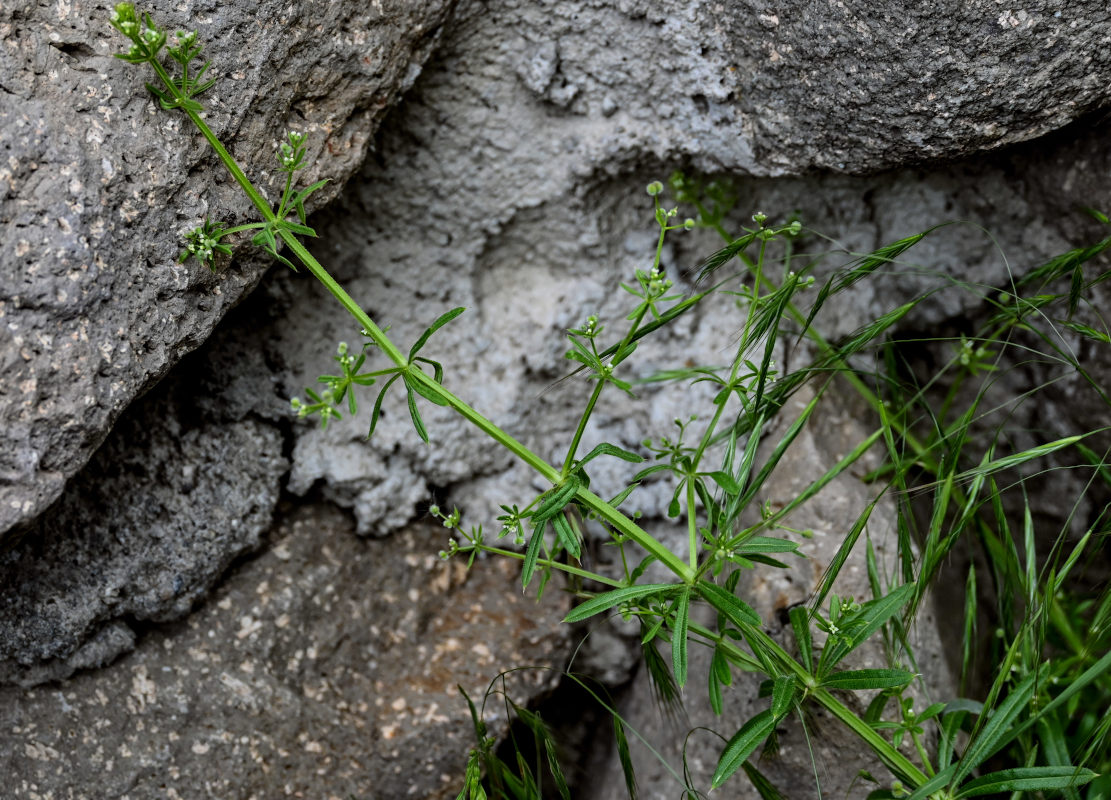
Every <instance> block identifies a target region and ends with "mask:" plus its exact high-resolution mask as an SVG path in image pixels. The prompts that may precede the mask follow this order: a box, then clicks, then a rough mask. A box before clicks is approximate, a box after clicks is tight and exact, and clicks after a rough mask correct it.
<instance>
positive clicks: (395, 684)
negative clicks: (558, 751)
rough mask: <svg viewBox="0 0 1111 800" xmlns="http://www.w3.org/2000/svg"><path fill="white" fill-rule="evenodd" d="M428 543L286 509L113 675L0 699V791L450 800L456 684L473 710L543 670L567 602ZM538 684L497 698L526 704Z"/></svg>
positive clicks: (19, 794)
mask: <svg viewBox="0 0 1111 800" xmlns="http://www.w3.org/2000/svg"><path fill="white" fill-rule="evenodd" d="M441 540H442V529H441V530H440V531H439V532H437V530H436V529H433V528H429V527H419V528H413V529H410V530H408V531H406V532H405V533H404V534H399V535H397V536H394V537H391V538H390V539H389V540H386V541H366V540H361V539H359V538H357V537H355V536H353V535H352V531H351V526H350V522H349V521H348V520H347V519H346V518H345V517H344V516H343V515H342V514H340V513H339V512H337V511H336V510H335V509H334V508H332V507H329V506H326V505H325V506H320V505H315V506H312V505H310V506H308V507H304V508H301V509H298V510H296V511H295V512H293V513H291V514H290V515H289V516H287V517H285V518H283V520H282V521H281V522H280V524H279V525H278V526H277V527H276V528H275V530H274V532H273V534H272V536H271V540H270V547H269V549H268V550H267V552H266V553H265V554H263V555H261V556H259V557H258V558H257V559H255V560H253V561H249V562H247V563H244V564H242V565H241V566H240V567H239V568H237V569H236V570H234V571H233V572H232V574H230V575H229V576H228V579H227V580H226V581H225V582H224V583H223V584H222V585H221V587H220V588H219V589H217V590H216V591H215V593H214V594H213V596H212V597H211V598H210V599H209V601H208V602H206V603H205V604H204V606H203V607H202V608H201V609H200V610H198V611H197V613H195V614H193V615H192V616H191V617H190V618H189V619H188V620H186V621H183V622H180V623H176V624H173V625H167V626H161V627H158V628H155V629H152V630H150V631H148V632H147V634H146V635H145V636H144V637H143V640H142V642H141V643H140V645H139V647H138V648H137V649H136V651H135V652H134V653H132V654H131V655H129V656H127V657H126V658H125V659H123V660H121V661H120V662H119V663H117V664H116V665H115V666H114V667H113V668H112V669H110V670H100V671H95V672H85V673H82V674H80V675H78V676H75V677H73V678H71V679H69V680H66V681H62V682H60V683H56V684H54V685H52V686H48V687H46V686H44V687H41V688H39V689H34V690H31V691H20V690H18V689H15V688H11V687H9V688H5V689H0V730H2V731H3V737H2V739H0V772H2V773H3V774H4V776H5V789H4V796H5V797H7V798H12V800H17V799H18V800H30V799H31V798H41V797H48V796H54V797H70V798H73V799H74V800H82V799H84V800H105V798H120V799H121V800H122V799H123V798H133V799H134V800H140V798H153V797H165V798H169V799H171V800H172V798H182V799H186V798H187V799H188V800H195V798H202V797H211V798H241V799H242V800H269V798H274V797H312V798H328V799H329V800H330V799H331V798H336V800H348V798H350V797H352V796H354V797H359V798H364V797H407V796H414V797H428V798H437V797H454V796H455V794H456V793H457V792H458V784H459V782H460V780H461V779H462V772H463V767H464V765H465V763H466V751H467V748H468V747H470V746H472V745H473V742H474V733H473V730H472V728H471V721H470V715H469V712H468V710H467V705H466V703H465V701H464V700H463V698H462V697H461V695H460V694H459V690H458V689H457V688H456V687H457V685H459V686H463V687H464V688H465V689H466V690H467V692H468V693H469V694H470V695H471V697H472V698H473V699H474V700H475V701H476V703H478V704H481V701H482V698H483V695H484V692H485V690H486V688H487V685H488V684H489V682H490V681H491V680H492V678H493V677H494V676H495V675H496V674H497V673H498V671H500V670H501V669H502V668H504V667H505V666H506V665H511V664H512V665H526V664H527V665H533V666H538V667H545V666H548V667H550V666H553V665H555V666H557V667H558V666H559V665H560V662H561V660H562V659H563V658H564V655H563V653H564V651H565V649H566V648H567V643H566V641H565V637H566V631H565V629H563V628H561V627H560V626H559V625H558V620H559V618H560V617H561V616H562V614H564V613H566V610H567V600H566V597H565V596H563V595H560V594H559V593H558V592H551V593H550V594H548V595H547V597H546V599H545V602H544V603H542V604H539V605H538V604H536V603H535V602H534V601H533V600H532V599H530V598H525V597H522V596H521V594H520V593H519V592H516V591H513V590H512V589H510V590H509V591H506V586H507V585H508V584H509V583H510V582H511V581H512V580H513V576H512V574H510V573H509V572H506V570H505V569H503V567H504V566H506V565H504V564H501V563H493V564H485V563H480V564H478V565H477V566H476V567H475V571H474V572H472V573H471V574H468V573H467V572H466V570H465V569H463V567H462V565H461V564H459V563H452V564H445V563H443V562H441V561H440V560H439V559H438V558H436V556H435V550H436V548H437V547H438V546H440V545H439V542H440V541H441ZM487 570H489V571H491V572H493V573H495V574H494V575H483V574H482V573H483V572H484V571H487ZM552 676H553V673H552V672H550V671H548V670H544V669H540V670H530V671H526V672H523V673H519V675H518V678H517V679H516V680H511V681H510V682H509V688H510V690H511V691H513V693H514V696H515V697H516V698H518V699H520V700H522V701H526V702H527V700H528V699H529V698H530V697H531V696H533V695H534V694H536V693H537V692H539V691H542V690H544V689H545V688H547V687H549V686H550V685H551V684H552V683H553V680H554V679H553V677H552ZM499 707H500V704H499V703H498V702H496V701H494V702H492V704H491V705H490V706H489V707H487V709H486V721H487V723H488V724H489V725H490V730H491V733H492V734H497V733H498V732H500V731H501V730H503V729H504V728H503V723H500V722H499V720H500V719H501V717H500V716H499V714H498V713H497V712H498V710H499Z"/></svg>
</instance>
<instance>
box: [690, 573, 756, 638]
mask: <svg viewBox="0 0 1111 800" xmlns="http://www.w3.org/2000/svg"><path fill="white" fill-rule="evenodd" d="M698 593H699V594H700V595H701V596H702V597H703V599H705V600H706V602H707V603H709V604H710V605H711V606H713V607H714V608H715V609H717V610H718V612H720V613H722V614H724V615H725V616H726V618H727V619H728V620H729V621H730V622H732V623H733V624H734V625H736V626H737V627H738V628H743V627H744V626H746V625H748V626H751V627H755V628H758V627H760V624H761V620H760V615H759V614H757V613H756V612H755V611H753V610H752V607H751V606H749V605H748V604H747V603H744V602H742V601H741V600H740V599H739V598H738V597H737V596H736V595H734V594H733V593H732V592H727V591H726V590H725V589H723V588H722V587H720V586H718V585H717V584H714V583H710V582H709V581H707V580H700V581H699V582H698Z"/></svg>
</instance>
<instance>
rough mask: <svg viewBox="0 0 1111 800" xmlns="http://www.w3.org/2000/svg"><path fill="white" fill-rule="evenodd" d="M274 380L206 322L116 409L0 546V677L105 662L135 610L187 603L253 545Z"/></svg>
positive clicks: (272, 428)
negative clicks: (150, 384)
mask: <svg viewBox="0 0 1111 800" xmlns="http://www.w3.org/2000/svg"><path fill="white" fill-rule="evenodd" d="M272 384H273V381H272V378H271V376H270V375H269V374H268V372H267V369H266V365H265V364H264V363H261V362H259V361H258V360H257V359H256V358H254V357H253V356H252V354H251V352H250V351H249V350H245V349H243V347H242V342H232V341H229V340H228V338H227V337H226V336H224V335H221V334H217V335H216V336H215V337H214V339H213V340H211V341H210V342H209V343H208V344H207V345H206V346H205V347H204V348H203V350H202V351H200V352H198V353H196V354H194V355H192V356H190V357H189V358H187V359H186V361H185V362H184V363H182V364H181V365H179V367H178V369H177V370H176V371H175V372H173V373H172V374H171V376H170V377H169V378H168V379H167V380H166V381H164V382H163V383H162V384H160V385H159V386H158V387H157V388H156V389H155V390H154V391H153V392H151V393H150V394H149V395H147V396H146V397H144V398H142V399H141V400H140V401H139V402H137V403H136V404H134V405H133V406H132V407H131V408H130V409H128V410H127V411H126V412H125V414H124V415H123V416H122V417H121V419H120V421H119V422H118V424H117V425H116V428H115V429H114V430H113V431H112V433H111V434H110V435H109V437H108V440H107V441H106V442H105V443H104V445H103V446H102V447H101V448H100V449H99V450H98V451H97V452H96V454H95V455H94V456H93V459H92V460H91V461H90V462H89V464H88V466H87V467H86V468H85V469H84V470H82V471H81V472H80V473H79V474H78V476H77V477H76V478H75V479H74V480H72V481H71V482H70V484H69V485H68V486H67V487H66V490H65V492H64V493H63V494H62V497H61V498H60V499H59V500H58V501H57V502H56V503H55V504H54V505H53V506H51V508H50V509H49V510H48V511H47V512H45V513H44V514H42V515H40V517H39V518H38V519H37V520H36V521H35V523H34V524H33V526H32V527H31V528H30V530H28V531H27V532H26V533H25V534H24V535H23V536H21V537H18V539H15V540H13V541H9V542H8V543H7V546H6V547H4V548H3V549H2V550H0V683H7V682H16V683H21V684H24V685H27V684H35V683H41V682H43V681H46V680H52V679H57V678H63V677H66V676H68V675H69V674H71V673H72V672H73V671H74V670H75V669H79V668H84V667H95V666H102V665H104V664H108V663H111V661H112V660H113V659H114V658H116V656H118V655H119V654H120V653H122V652H126V651H127V650H130V649H131V647H132V646H133V645H134V639H135V634H134V628H135V627H136V625H137V624H138V625H142V624H143V623H145V622H148V621H157V620H169V619H176V618H180V617H182V616H184V615H185V614H187V613H189V611H190V610H191V609H192V607H193V605H194V604H195V603H196V602H197V601H198V600H200V599H201V598H203V597H204V596H205V595H206V593H207V592H208V590H209V589H210V588H211V587H212V585H213V583H214V582H215V581H216V580H217V579H218V578H219V577H220V576H221V575H222V574H223V573H224V572H225V571H226V570H227V568H228V566H229V565H230V564H231V563H232V561H233V560H234V559H235V558H236V557H238V556H240V555H242V554H244V553H248V552H252V551H254V550H255V549H257V548H258V546H259V543H260V541H261V537H262V536H263V534H265V532H266V531H267V529H268V528H269V527H270V525H271V522H272V512H273V510H274V507H275V505H276V504H277V501H278V494H279V489H280V479H281V476H282V474H283V473H285V472H286V471H287V470H288V469H289V462H288V460H287V459H286V458H285V456H284V455H283V453H282V448H283V435H282V433H281V431H280V429H279V427H278V426H276V425H274V424H273V419H272V417H273V414H274V405H275V404H274V402H273V389H272ZM268 395H269V397H270V400H269V401H268V400H267V396H268ZM268 414H269V415H270V417H271V419H269V420H268V419H267V415H268Z"/></svg>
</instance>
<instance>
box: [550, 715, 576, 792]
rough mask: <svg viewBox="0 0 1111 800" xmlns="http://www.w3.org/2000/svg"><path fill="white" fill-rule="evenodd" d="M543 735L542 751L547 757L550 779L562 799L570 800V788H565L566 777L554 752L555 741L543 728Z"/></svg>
mask: <svg viewBox="0 0 1111 800" xmlns="http://www.w3.org/2000/svg"><path fill="white" fill-rule="evenodd" d="M544 733H545V735H544V753H545V755H547V757H548V769H549V770H550V771H551V773H552V780H554V781H555V785H556V789H557V790H558V791H559V796H560V797H562V798H563V800H571V790H570V789H568V788H567V779H566V778H565V777H564V776H563V768H562V767H560V765H559V757H558V755H557V754H556V748H555V742H553V741H552V737H551V736H550V735H549V734H548V732H547V729H545V732H544Z"/></svg>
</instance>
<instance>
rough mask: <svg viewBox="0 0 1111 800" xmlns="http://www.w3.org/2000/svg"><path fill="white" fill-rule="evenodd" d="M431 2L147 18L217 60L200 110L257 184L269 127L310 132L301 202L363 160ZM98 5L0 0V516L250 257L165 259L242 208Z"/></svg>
mask: <svg viewBox="0 0 1111 800" xmlns="http://www.w3.org/2000/svg"><path fill="white" fill-rule="evenodd" d="M449 7H450V2H449V0H444V2H428V3H417V4H412V3H399V2H386V3H375V4H372V5H371V6H366V5H365V4H363V3H350V4H346V5H344V4H336V3H313V4H309V5H305V4H296V5H294V6H289V5H288V4H283V3H279V2H263V3H256V2H252V3H240V4H238V5H235V4H230V5H229V4H221V5H220V6H219V7H217V6H216V5H215V4H212V3H203V2H202V3H187V4H185V5H184V6H180V7H178V8H176V9H174V10H172V11H171V10H168V9H159V18H158V20H156V21H157V22H159V23H160V24H162V25H164V26H166V27H167V28H169V29H170V30H171V31H172V30H175V29H176V28H177V27H179V26H180V27H183V28H188V29H193V28H199V32H200V39H201V41H202V42H204V43H206V44H207V45H208V51H207V52H208V54H209V55H210V56H211V58H212V59H213V67H212V70H213V73H214V74H215V75H217V76H219V78H220V80H219V83H218V85H217V87H216V88H215V89H213V90H211V93H210V94H209V95H206V96H205V99H206V100H207V102H206V106H207V108H208V109H209V110H208V113H207V120H208V123H209V124H210V125H211V126H212V128H213V129H214V130H215V131H216V132H217V134H218V135H220V136H221V137H223V138H224V140H225V141H226V142H228V143H229V146H230V150H231V152H232V154H233V155H234V156H235V157H236V158H237V159H238V160H239V162H240V164H242V165H243V167H244V168H245V170H246V171H247V172H248V173H249V174H250V175H251V176H253V177H254V178H255V179H256V180H258V182H259V185H260V186H261V187H262V188H263V189H264V191H266V192H268V193H269V194H270V195H271V196H272V197H274V198H275V199H276V197H277V195H278V194H279V193H280V191H281V187H280V186H279V185H278V184H277V180H278V179H279V178H280V175H276V174H275V173H276V170H275V169H274V162H273V160H272V159H273V150H274V148H275V147H276V140H277V139H278V138H279V137H280V136H281V135H282V131H283V130H285V129H286V128H294V129H299V130H303V131H306V132H308V133H309V134H310V140H309V146H310V158H311V159H312V161H313V168H312V169H311V170H309V172H308V174H307V178H308V180H309V181H312V180H315V179H317V178H318V177H321V176H326V177H329V178H331V179H332V181H333V183H332V185H331V187H329V188H327V189H326V191H323V192H321V193H320V194H319V195H318V196H316V197H314V198H313V200H312V203H311V204H312V205H313V207H316V204H318V203H321V202H324V201H326V200H327V199H329V198H330V197H333V196H335V194H336V192H337V191H338V190H339V187H340V186H342V184H343V182H344V180H345V179H346V178H347V177H348V176H349V175H350V174H351V172H352V171H353V170H355V169H356V168H357V167H358V165H359V164H360V163H361V162H362V159H363V157H364V155H365V153H366V148H367V145H368V142H369V140H370V137H371V135H372V134H373V132H374V129H375V127H376V126H377V124H378V123H379V121H380V120H381V119H382V117H383V115H384V114H385V113H386V110H387V109H388V108H389V106H390V105H391V104H392V103H393V101H394V99H395V98H396V97H397V96H398V94H399V93H400V92H402V91H404V90H405V89H406V88H408V86H409V85H410V84H411V83H412V82H413V79H414V78H415V77H416V75H417V73H418V72H419V69H420V64H421V63H422V62H423V60H424V58H425V57H426V56H427V55H428V53H429V51H430V50H431V48H432V46H433V44H434V43H435V41H436V37H437V34H438V30H439V26H440V25H441V24H442V23H443V21H444V18H445V15H446V14H447V13H448V10H449ZM106 15H107V11H106V9H105V8H104V6H103V4H94V3H88V2H80V1H79V2H73V3H63V4H60V5H54V6H44V5H42V4H40V3H31V2H22V3H16V4H11V3H8V4H5V6H4V8H3V10H0V40H2V41H3V45H0V75H3V79H2V80H3V83H4V91H3V92H2V93H0V130H2V131H3V150H4V153H3V161H2V163H0V237H2V239H3V241H4V243H5V247H4V249H3V254H2V256H0V320H2V325H0V372H2V374H3V375H4V387H5V390H4V392H2V393H0V535H3V533H4V532H5V531H7V530H8V529H10V528H12V527H13V526H14V525H17V524H21V523H26V522H27V521H28V520H31V519H33V518H34V517H35V516H36V515H37V514H39V513H41V512H42V511H43V510H44V509H45V508H46V507H47V506H48V505H49V504H50V503H52V502H53V501H54V500H55V499H56V498H57V497H58V496H59V495H60V494H61V492H62V488H63V486H64V484H65V482H66V480H67V479H68V478H69V477H70V476H72V475H74V474H75V473H76V472H77V471H78V470H79V469H80V468H81V467H82V466H83V465H84V464H85V462H86V461H87V460H88V458H89V456H90V455H91V454H92V452H93V450H94V449H95V448H96V447H97V445H99V444H100V443H101V442H102V441H103V440H104V437H105V435H106V433H107V431H108V429H109V427H110V426H111V425H112V423H113V422H114V420H115V419H116V418H117V417H118V416H119V414H120V412H121V411H122V410H123V409H124V408H125V407H126V406H127V404H128V403H130V402H131V401H132V400H133V399H134V398H135V397H136V396H137V395H139V394H141V393H142V392H143V391H145V390H146V389H147V388H148V387H150V386H151V385H152V384H153V383H154V382H155V381H156V380H157V379H158V378H160V377H161V376H162V375H163V374H164V373H165V372H166V370H168V369H169V368H170V366H172V365H173V364H174V363H175V362H176V361H177V360H178V359H179V358H180V357H181V356H182V355H183V354H185V353H187V352H189V351H190V350H193V349H194V348H196V347H197V345H198V344H200V343H201V342H202V341H204V339H205V338H206V337H207V336H208V334H209V332H210V331H211V330H212V328H213V326H214V325H215V324H216V323H217V322H218V321H219V320H220V318H221V317H222V316H223V315H224V314H225V313H226V312H227V310H228V309H229V308H230V307H231V306H232V305H234V304H235V303H236V302H237V301H238V300H239V299H240V298H241V297H242V296H243V294H244V293H245V292H246V291H248V290H249V289H250V288H251V287H253V286H254V285H255V283H256V281H257V280H258V277H259V275H261V273H262V271H263V269H264V268H265V266H266V264H267V263H268V262H267V261H266V260H263V259H256V260H252V261H247V262H241V263H240V264H239V265H238V267H237V268H236V269H234V270H222V271H221V272H220V273H219V274H218V275H210V274H207V273H206V272H205V271H204V270H197V269H195V268H194V266H193V265H184V266H183V265H177V264H175V263H173V262H174V258H175V257H176V256H177V254H178V251H179V250H180V240H179V236H180V235H181V234H182V233H183V232H184V231H185V230H187V229H190V228H192V227H193V226H195V225H196V224H198V222H199V221H200V220H203V219H204V217H205V216H206V215H212V216H213V217H215V218H217V219H227V220H233V221H242V220H244V219H246V218H250V219H253V218H254V214H253V213H251V211H250V210H249V208H248V202H247V200H246V198H245V197H243V196H242V194H241V192H240V191H239V190H238V187H236V186H235V185H234V184H233V183H232V182H231V181H230V180H229V179H228V178H227V177H226V176H225V174H224V168H223V166H222V165H221V164H220V163H219V162H218V161H217V160H216V159H215V158H214V157H213V156H212V154H211V153H210V151H209V149H208V146H207V145H206V144H205V143H204V142H203V140H202V139H201V138H200V137H199V136H198V135H196V134H195V133H194V132H193V131H192V130H191V129H190V127H189V126H188V125H187V124H186V123H187V122H188V121H187V120H185V118H184V117H183V116H182V115H174V114H168V113H164V112H162V111H160V110H158V109H157V107H156V106H155V104H154V103H153V102H152V100H151V98H150V96H149V95H148V94H147V92H146V91H145V90H144V89H143V83H144V82H145V81H148V80H151V79H152V76H151V75H148V74H145V73H143V72H141V71H140V70H139V69H137V68H135V67H132V66H131V65H128V64H126V63H124V62H122V61H119V60H117V59H115V58H112V54H113V53H116V52H119V51H121V50H122V49H125V48H124V47H123V41H124V40H123V37H122V36H120V35H119V34H118V33H116V32H115V31H114V30H112V29H111V28H110V27H109V26H108V20H107V16H106ZM260 20H261V21H264V22H263V23H262V24H259V22H258V21H260Z"/></svg>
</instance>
